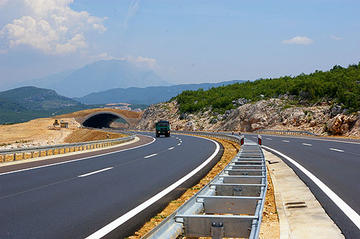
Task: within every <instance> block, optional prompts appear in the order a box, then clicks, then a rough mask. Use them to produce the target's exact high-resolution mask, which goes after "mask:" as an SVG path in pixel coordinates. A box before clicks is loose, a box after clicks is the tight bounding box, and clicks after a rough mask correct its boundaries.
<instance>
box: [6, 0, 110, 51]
mask: <svg viewBox="0 0 360 239" xmlns="http://www.w3.org/2000/svg"><path fill="white" fill-rule="evenodd" d="M0 1H4V0H0ZM73 1H74V0H22V1H21V5H22V6H19V7H23V8H24V11H25V13H26V14H25V15H24V16H22V17H20V18H18V19H14V20H13V21H12V22H11V23H8V24H7V25H5V26H4V27H3V28H2V29H1V31H0V37H2V38H5V39H6V41H7V43H8V47H9V48H14V47H16V46H19V45H27V46H31V47H33V48H36V49H39V50H41V51H43V52H44V53H46V54H68V53H73V52H76V51H78V50H79V49H82V48H86V47H87V43H86V39H85V33H86V32H88V31H97V32H100V33H101V32H104V31H106V28H105V26H104V25H103V21H104V19H102V18H98V17H94V16H91V15H90V14H89V13H88V12H85V11H81V12H77V11H74V10H72V9H71V8H70V4H71V3H72V2H73Z"/></svg>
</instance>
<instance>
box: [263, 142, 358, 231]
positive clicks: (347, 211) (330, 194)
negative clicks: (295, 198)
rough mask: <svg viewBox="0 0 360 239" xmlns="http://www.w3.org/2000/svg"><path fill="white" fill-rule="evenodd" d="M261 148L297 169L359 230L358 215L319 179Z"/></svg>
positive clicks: (296, 163)
mask: <svg viewBox="0 0 360 239" xmlns="http://www.w3.org/2000/svg"><path fill="white" fill-rule="evenodd" d="M262 147H263V148H265V149H267V150H269V151H273V152H275V153H276V154H278V155H280V156H281V157H284V158H285V159H286V160H288V161H289V162H290V163H292V164H293V165H294V166H295V167H297V168H298V169H299V170H300V171H302V172H303V173H304V174H305V175H306V176H308V177H309V178H310V180H312V181H313V182H314V183H315V184H316V185H317V186H318V187H319V188H320V189H321V190H322V191H323V192H324V193H325V194H326V195H327V196H328V197H329V198H330V199H331V200H332V201H333V202H334V203H335V204H336V205H337V206H338V207H339V208H340V210H341V211H343V212H344V213H345V215H346V216H347V217H348V218H349V219H350V220H351V221H352V222H353V223H354V224H355V226H356V227H357V228H359V229H360V215H359V214H357V212H356V211H355V210H354V209H352V208H351V207H350V206H349V205H348V204H347V203H346V202H345V201H344V200H342V199H341V198H340V197H339V196H338V195H337V194H336V193H335V192H334V191H332V190H331V189H330V188H329V187H328V186H326V184H325V183H323V182H322V181H321V180H320V179H318V178H317V177H316V176H315V175H314V174H312V173H311V172H310V171H308V170H307V169H306V168H304V167H303V166H302V165H301V164H299V163H298V162H296V161H295V160H294V159H292V158H290V157H288V156H286V155H285V154H283V153H280V152H279V151H277V150H275V149H272V148H269V147H266V146H262Z"/></svg>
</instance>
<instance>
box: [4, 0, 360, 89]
mask: <svg viewBox="0 0 360 239" xmlns="http://www.w3.org/2000/svg"><path fill="white" fill-rule="evenodd" d="M359 10H360V1H355V0H354V1H349V0H311V1H310V0H301V1H300V0H299V1H298V0H292V1H289V0H287V1H270V0H257V1H250V0H249V1H245V0H236V1H227V0H224V1H215V0H214V1H205V0H198V1H194V0H181V1H180V0H179V1H170V0H156V1H155V0H154V1H150V0H143V1H141V0H129V1H128V0H117V1H115V0H103V1H95V0H0V76H1V77H0V89H6V88H7V87H9V86H10V85H12V84H14V82H23V81H26V80H30V79H33V78H39V77H43V76H46V75H49V74H53V73H56V72H61V71H64V70H68V69H73V68H78V67H80V66H83V65H85V64H88V63H91V62H94V61H97V60H102V59H122V60H127V61H131V62H134V63H136V64H138V63H139V64H143V65H144V66H146V67H149V68H151V69H153V70H154V71H156V72H157V73H158V74H159V75H160V76H161V77H162V78H163V79H164V80H167V81H169V82H172V83H200V82H220V81H227V80H255V79H257V78H261V77H263V78H266V77H276V76H282V75H297V74H300V73H302V72H304V73H309V72H312V71H315V70H317V69H319V70H327V69H329V68H331V67H332V66H333V65H335V64H339V65H343V66H347V65H349V64H353V63H358V62H359V61H360V59H359V54H360V47H359V46H360V14H358V12H359Z"/></svg>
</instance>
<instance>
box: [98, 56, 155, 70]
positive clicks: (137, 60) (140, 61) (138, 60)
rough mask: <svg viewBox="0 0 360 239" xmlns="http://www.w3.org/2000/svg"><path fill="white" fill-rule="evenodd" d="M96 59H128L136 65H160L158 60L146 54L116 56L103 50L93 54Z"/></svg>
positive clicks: (150, 66) (152, 66) (149, 66)
mask: <svg viewBox="0 0 360 239" xmlns="http://www.w3.org/2000/svg"><path fill="white" fill-rule="evenodd" d="M93 59H94V60H97V61H98V60H120V61H127V62H130V63H132V64H134V65H137V66H140V67H146V68H150V69H155V68H157V67H158V64H157V61H156V59H155V58H151V57H144V56H136V57H135V56H125V57H114V56H111V55H109V54H108V53H106V52H103V53H101V54H99V55H96V56H93Z"/></svg>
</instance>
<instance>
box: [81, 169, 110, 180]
mask: <svg viewBox="0 0 360 239" xmlns="http://www.w3.org/2000/svg"><path fill="white" fill-rule="evenodd" d="M113 168H114V167H109V168H103V169H100V170H97V171H94V172H90V173H85V174H82V175H79V176H78V178H83V177H87V176H90V175H93V174H96V173H101V172H105V171H108V170H110V169H113Z"/></svg>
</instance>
